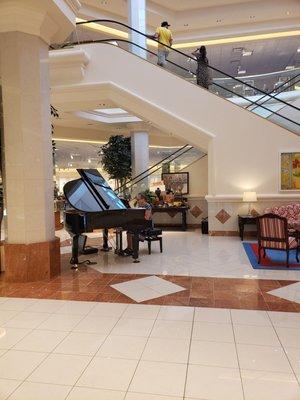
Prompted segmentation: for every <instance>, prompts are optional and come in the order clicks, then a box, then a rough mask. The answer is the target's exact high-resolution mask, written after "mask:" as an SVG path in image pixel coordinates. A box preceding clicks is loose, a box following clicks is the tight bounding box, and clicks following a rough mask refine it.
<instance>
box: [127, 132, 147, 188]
mask: <svg viewBox="0 0 300 400" xmlns="http://www.w3.org/2000/svg"><path fill="white" fill-rule="evenodd" d="M131 168H132V177H133V178H134V177H136V176H138V175H140V176H139V178H137V181H139V182H138V183H137V184H136V185H134V187H133V193H132V195H133V196H136V194H137V193H138V192H144V191H145V190H146V189H148V188H149V177H148V176H147V174H148V172H146V173H145V174H142V173H143V172H144V171H147V170H148V168H149V134H148V132H146V131H134V132H131ZM137 181H136V182H137Z"/></svg>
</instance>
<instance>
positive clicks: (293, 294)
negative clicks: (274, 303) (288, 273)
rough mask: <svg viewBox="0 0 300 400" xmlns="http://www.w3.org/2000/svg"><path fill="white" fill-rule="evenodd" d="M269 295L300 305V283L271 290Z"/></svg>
mask: <svg viewBox="0 0 300 400" xmlns="http://www.w3.org/2000/svg"><path fill="white" fill-rule="evenodd" d="M269 294H271V295H273V296H277V297H280V298H282V299H285V300H290V301H293V302H295V303H298V304H300V282H296V283H292V284H291V285H287V286H284V287H282V288H279V289H274V290H270V291H269Z"/></svg>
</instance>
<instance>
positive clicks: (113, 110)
mask: <svg viewBox="0 0 300 400" xmlns="http://www.w3.org/2000/svg"><path fill="white" fill-rule="evenodd" d="M94 111H96V112H99V113H102V114H107V115H114V114H128V112H127V111H125V110H123V109H122V108H97V109H96V110H94Z"/></svg>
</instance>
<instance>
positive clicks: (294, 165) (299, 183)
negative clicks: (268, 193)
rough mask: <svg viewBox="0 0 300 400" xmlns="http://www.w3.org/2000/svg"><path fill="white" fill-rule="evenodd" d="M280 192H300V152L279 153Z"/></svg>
mask: <svg viewBox="0 0 300 400" xmlns="http://www.w3.org/2000/svg"><path fill="white" fill-rule="evenodd" d="M280 190H300V151H298V152H282V153H280Z"/></svg>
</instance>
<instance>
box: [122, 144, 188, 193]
mask: <svg viewBox="0 0 300 400" xmlns="http://www.w3.org/2000/svg"><path fill="white" fill-rule="evenodd" d="M189 146H190V145H188V144H185V145H184V146H182V147H180V148H179V149H177V150H176V151H174V152H173V153H172V154H170V155H169V156H167V157H165V158H163V159H162V160H160V161H158V162H157V163H156V164H153V165H151V167H149V168H148V169H146V170H145V171H143V172H141V173H140V174H138V175H136V176H135V177H133V178H131V179H130V180H129V181H127V182H126V183H124V184H123V185H121V186H119V187H117V188H116V189H115V191H120V189H122V188H123V187H124V186H127V185H128V184H129V183H132V182H133V181H134V180H135V179H137V178H139V177H140V176H142V175H144V174H146V173H147V172H148V171H150V170H151V169H152V168H154V167H157V166H158V165H159V164H160V163H163V162H164V161H166V160H167V159H168V158H170V157H173V156H174V155H175V154H177V153H179V152H180V151H181V150H184V149H185V148H186V147H189ZM191 148H192V146H191ZM179 156H180V154H179V155H178V157H179ZM144 178H145V177H143V179H144Z"/></svg>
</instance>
